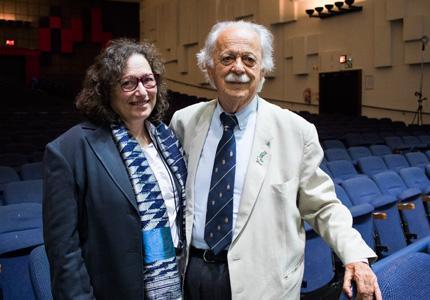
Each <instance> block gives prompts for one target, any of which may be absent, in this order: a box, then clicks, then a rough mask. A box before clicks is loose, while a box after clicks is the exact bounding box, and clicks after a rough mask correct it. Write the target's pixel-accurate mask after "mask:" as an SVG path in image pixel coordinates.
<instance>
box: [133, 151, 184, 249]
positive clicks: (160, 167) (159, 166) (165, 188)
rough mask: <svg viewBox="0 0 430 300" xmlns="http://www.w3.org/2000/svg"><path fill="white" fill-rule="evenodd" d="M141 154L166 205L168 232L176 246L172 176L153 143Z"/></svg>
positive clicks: (177, 240)
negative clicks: (143, 155) (155, 180)
mask: <svg viewBox="0 0 430 300" xmlns="http://www.w3.org/2000/svg"><path fill="white" fill-rule="evenodd" d="M142 149H143V152H144V153H145V157H146V160H147V161H148V164H149V166H150V167H151V170H152V172H153V173H154V176H155V178H156V179H157V182H158V186H159V187H160V190H161V195H162V197H163V199H164V204H165V205H166V209H167V214H168V216H169V225H170V232H171V234H172V240H173V245H174V246H175V247H177V246H178V243H179V237H178V229H177V226H176V222H175V220H176V203H175V199H177V198H176V197H178V195H177V191H176V189H175V184H174V179H173V177H172V176H174V175H173V174H172V173H171V172H170V170H169V169H168V168H167V167H166V165H165V164H164V163H163V161H162V158H161V157H160V155H159V154H158V151H157V149H155V146H154V144H153V143H151V144H149V145H147V146H146V147H143V148H142Z"/></svg>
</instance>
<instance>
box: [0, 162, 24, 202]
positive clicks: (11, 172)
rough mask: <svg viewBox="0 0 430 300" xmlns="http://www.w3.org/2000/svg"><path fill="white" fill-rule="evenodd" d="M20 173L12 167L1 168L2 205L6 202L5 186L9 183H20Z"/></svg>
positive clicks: (0, 195)
mask: <svg viewBox="0 0 430 300" xmlns="http://www.w3.org/2000/svg"><path fill="white" fill-rule="evenodd" d="M19 180H21V179H20V178H19V175H18V172H16V170H15V169H14V168H12V167H7V166H0V205H2V204H3V200H4V195H3V193H4V185H5V184H7V183H9V182H14V181H19Z"/></svg>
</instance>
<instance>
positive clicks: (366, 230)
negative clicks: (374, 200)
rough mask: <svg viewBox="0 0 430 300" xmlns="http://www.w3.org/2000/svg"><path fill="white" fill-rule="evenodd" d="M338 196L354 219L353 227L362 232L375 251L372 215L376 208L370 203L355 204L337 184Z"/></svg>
mask: <svg viewBox="0 0 430 300" xmlns="http://www.w3.org/2000/svg"><path fill="white" fill-rule="evenodd" d="M335 189H336V195H337V197H338V198H339V200H340V201H341V202H342V204H343V205H345V206H346V207H348V209H349V211H350V212H351V215H352V218H353V224H352V226H353V227H354V228H355V229H356V230H357V231H358V232H360V234H361V236H362V238H363V239H364V241H365V242H366V244H367V245H369V247H371V248H372V249H374V250H375V240H374V238H373V232H374V228H373V219H372V213H373V211H374V209H375V208H374V207H373V206H372V205H370V204H368V203H363V204H357V205H355V204H353V203H352V201H351V199H349V196H348V194H347V193H346V192H345V190H344V189H343V188H342V187H341V186H340V185H339V184H335Z"/></svg>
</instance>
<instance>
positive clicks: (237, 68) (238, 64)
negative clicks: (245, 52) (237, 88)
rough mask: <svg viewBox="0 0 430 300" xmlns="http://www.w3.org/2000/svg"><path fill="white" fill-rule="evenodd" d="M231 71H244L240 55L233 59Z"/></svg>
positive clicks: (239, 72) (238, 72) (241, 72)
mask: <svg viewBox="0 0 430 300" xmlns="http://www.w3.org/2000/svg"><path fill="white" fill-rule="evenodd" d="M232 71H233V72H234V73H236V74H243V73H245V66H244V64H243V61H242V58H241V57H237V58H236V60H235V61H234V63H233V67H232Z"/></svg>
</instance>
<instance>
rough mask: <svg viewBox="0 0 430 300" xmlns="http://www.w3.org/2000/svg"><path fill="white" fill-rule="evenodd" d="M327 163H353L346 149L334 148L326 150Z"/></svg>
mask: <svg viewBox="0 0 430 300" xmlns="http://www.w3.org/2000/svg"><path fill="white" fill-rule="evenodd" d="M324 154H325V157H326V158H327V161H335V160H349V161H352V159H351V157H350V156H349V154H348V152H347V151H346V149H340V148H332V149H326V150H324Z"/></svg>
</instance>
